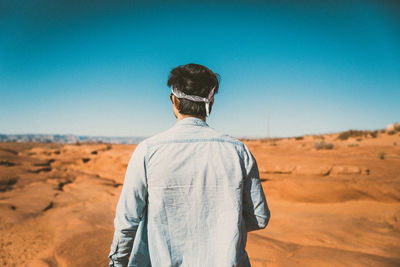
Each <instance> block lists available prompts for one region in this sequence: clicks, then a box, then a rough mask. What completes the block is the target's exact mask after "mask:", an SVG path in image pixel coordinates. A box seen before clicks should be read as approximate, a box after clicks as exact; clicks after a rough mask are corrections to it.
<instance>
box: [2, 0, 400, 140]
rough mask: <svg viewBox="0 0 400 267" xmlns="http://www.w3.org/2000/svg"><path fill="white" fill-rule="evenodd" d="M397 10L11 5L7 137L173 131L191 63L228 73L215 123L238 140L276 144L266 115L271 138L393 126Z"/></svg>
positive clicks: (234, 4)
mask: <svg viewBox="0 0 400 267" xmlns="http://www.w3.org/2000/svg"><path fill="white" fill-rule="evenodd" d="M87 2H90V3H87ZM92 2H93V3H92ZM94 2H95V3H94ZM278 2H279V3H278ZM293 2H296V4H293ZM399 14H400V2H399V1H311V0H310V1H220V2H216V1H209V2H207V1H201V2H200V1H199V2H188V1H160V2H154V1H153V2H152V1H140V2H133V1H104V0H103V1H78V0H68V1H67V0H59V1H52V0H48V1H23V0H22V1H12V0H9V1H7V0H6V1H4V0H0V133H6V134H16V133H50V134H77V135H107V136H151V135H154V134H156V133H158V132H160V131H162V130H165V129H167V128H169V127H171V126H172V125H173V124H174V123H175V118H174V116H173V115H172V111H171V104H170V100H169V92H170V91H169V88H167V86H166V82H167V77H168V74H169V71H170V70H171V69H172V68H173V67H175V66H177V65H181V64H186V63H198V64H203V65H206V66H208V67H209V68H211V69H212V70H213V71H215V72H217V73H219V74H220V75H221V84H220V92H219V94H218V95H217V96H216V98H215V105H214V108H213V112H212V114H211V116H210V118H209V119H208V123H209V124H210V125H211V126H212V127H214V128H215V129H217V130H218V131H221V132H225V133H228V134H231V135H233V136H237V137H245V136H247V137H257V136H258V137H260V136H265V135H266V132H267V126H266V125H267V119H266V118H267V115H266V114H267V110H269V112H270V134H271V136H296V135H303V134H308V133H309V134H318V133H329V132H337V131H342V130H346V129H351V128H353V129H378V128H384V127H385V126H386V124H388V123H393V122H396V121H400V15H399Z"/></svg>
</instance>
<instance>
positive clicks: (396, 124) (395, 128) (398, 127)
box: [394, 123, 400, 132]
mask: <svg viewBox="0 0 400 267" xmlns="http://www.w3.org/2000/svg"><path fill="white" fill-rule="evenodd" d="M394 130H395V131H396V132H400V124H398V123H395V125H394Z"/></svg>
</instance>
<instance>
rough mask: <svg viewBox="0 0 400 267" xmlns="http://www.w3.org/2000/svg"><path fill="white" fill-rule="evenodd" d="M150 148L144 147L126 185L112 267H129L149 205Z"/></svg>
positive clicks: (116, 223) (136, 156) (136, 154)
mask: <svg viewBox="0 0 400 267" xmlns="http://www.w3.org/2000/svg"><path fill="white" fill-rule="evenodd" d="M145 157H146V148H145V145H144V144H143V143H140V144H139V145H138V146H137V147H136V149H135V151H134V153H133V155H132V157H131V159H130V160H129V164H128V167H127V170H126V173H125V179H124V184H123V187H122V191H121V195H120V198H119V201H118V204H117V209H116V215H115V219H114V228H115V231H114V238H113V241H112V245H111V250H110V254H109V256H108V257H109V259H110V263H109V265H110V266H118V267H119V266H127V265H128V262H129V256H130V254H131V251H132V246H133V241H134V239H135V235H136V231H137V228H138V226H139V223H140V220H141V218H142V215H143V211H144V209H145V207H146V205H147V178H146V158H145Z"/></svg>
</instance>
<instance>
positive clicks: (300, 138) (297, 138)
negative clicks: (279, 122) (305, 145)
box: [294, 136, 304, 141]
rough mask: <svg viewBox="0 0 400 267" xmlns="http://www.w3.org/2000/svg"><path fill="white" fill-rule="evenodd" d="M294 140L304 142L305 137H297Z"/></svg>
mask: <svg viewBox="0 0 400 267" xmlns="http://www.w3.org/2000/svg"><path fill="white" fill-rule="evenodd" d="M294 139H295V140H297V141H298V140H303V139H304V137H303V136H297V137H295V138H294Z"/></svg>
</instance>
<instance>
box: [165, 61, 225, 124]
mask: <svg viewBox="0 0 400 267" xmlns="http://www.w3.org/2000/svg"><path fill="white" fill-rule="evenodd" d="M167 85H168V86H170V87H171V86H172V87H174V88H176V89H178V90H179V91H181V92H184V93H185V94H187V95H196V96H201V97H208V95H209V94H210V92H211V90H212V89H213V88H214V87H215V89H214V94H216V93H217V92H218V88H219V75H218V74H216V73H214V72H212V71H211V70H210V69H209V68H207V67H205V66H202V65H199V64H193V63H191V64H187V65H180V66H178V67H176V68H174V69H173V70H171V72H170V74H169V77H168V83H167ZM178 110H179V113H181V114H184V115H194V116H206V108H205V104H204V102H194V101H191V100H188V99H184V98H179V108H178ZM210 111H211V107H210Z"/></svg>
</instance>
